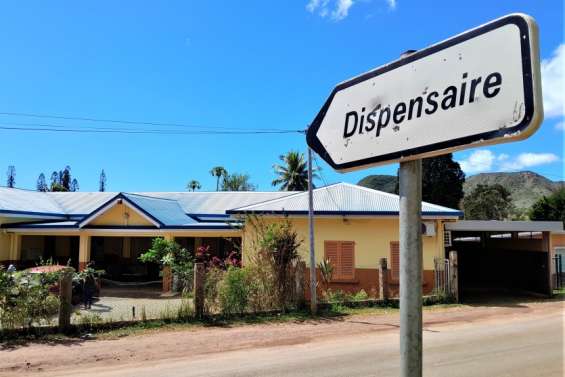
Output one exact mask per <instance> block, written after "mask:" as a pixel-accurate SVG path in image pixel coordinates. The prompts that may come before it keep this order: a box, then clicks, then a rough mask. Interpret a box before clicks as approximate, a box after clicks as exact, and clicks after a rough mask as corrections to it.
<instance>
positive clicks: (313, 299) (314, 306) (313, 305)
mask: <svg viewBox="0 0 565 377" xmlns="http://www.w3.org/2000/svg"><path fill="white" fill-rule="evenodd" d="M308 226H309V229H310V312H311V313H312V315H316V313H317V312H318V297H317V292H316V287H317V285H318V284H317V283H316V254H315V252H314V190H313V186H312V149H310V148H308Z"/></svg>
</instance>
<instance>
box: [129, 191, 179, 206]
mask: <svg viewBox="0 0 565 377" xmlns="http://www.w3.org/2000/svg"><path fill="white" fill-rule="evenodd" d="M120 194H122V195H132V196H139V197H142V198H147V199H155V200H168V201H170V202H175V203H177V204H178V200H176V199H169V198H157V197H155V196H149V195H144V194H137V193H133V192H120Z"/></svg>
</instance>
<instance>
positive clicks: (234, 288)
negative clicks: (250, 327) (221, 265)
mask: <svg viewBox="0 0 565 377" xmlns="http://www.w3.org/2000/svg"><path fill="white" fill-rule="evenodd" d="M218 295H219V304H220V310H221V312H222V314H224V315H226V316H230V315H234V314H243V313H244V312H245V311H246V309H247V302H248V296H249V279H248V274H247V270H246V269H245V268H238V267H229V268H228V270H227V271H226V272H225V274H224V276H223V279H222V281H221V282H220V285H219V292H218Z"/></svg>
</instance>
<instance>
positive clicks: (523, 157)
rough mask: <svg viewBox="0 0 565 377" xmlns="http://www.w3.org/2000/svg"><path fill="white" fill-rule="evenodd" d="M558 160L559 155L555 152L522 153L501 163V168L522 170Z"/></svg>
mask: <svg viewBox="0 0 565 377" xmlns="http://www.w3.org/2000/svg"><path fill="white" fill-rule="evenodd" d="M556 161H559V157H557V156H556V155H554V154H553V153H520V154H519V155H518V156H517V157H516V158H514V159H510V160H508V161H504V162H503V163H501V164H500V170H502V171H509V170H522V169H526V168H531V167H532V166H538V165H546V164H551V163H552V162H556Z"/></svg>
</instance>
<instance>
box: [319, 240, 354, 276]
mask: <svg viewBox="0 0 565 377" xmlns="http://www.w3.org/2000/svg"><path fill="white" fill-rule="evenodd" d="M324 254H325V256H324V258H325V259H328V260H329V261H330V263H331V264H332V266H333V269H334V270H333V277H332V280H352V279H354V278H355V242H353V241H325V242H324Z"/></svg>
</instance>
